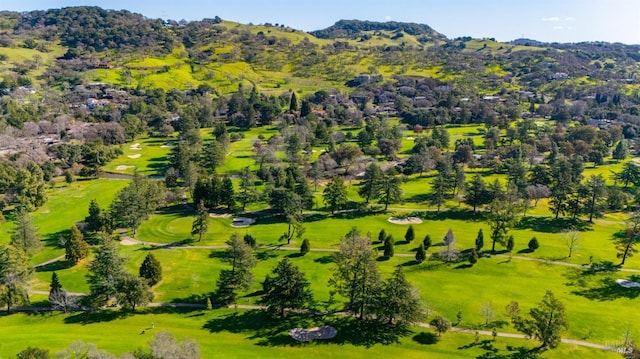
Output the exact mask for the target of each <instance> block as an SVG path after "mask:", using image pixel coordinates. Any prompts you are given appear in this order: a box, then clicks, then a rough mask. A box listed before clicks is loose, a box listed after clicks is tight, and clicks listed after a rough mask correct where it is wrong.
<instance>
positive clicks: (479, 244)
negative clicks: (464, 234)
mask: <svg viewBox="0 0 640 359" xmlns="http://www.w3.org/2000/svg"><path fill="white" fill-rule="evenodd" d="M482 247H484V233H482V228H480V229H479V230H478V235H477V236H476V252H480V251H481V250H482Z"/></svg>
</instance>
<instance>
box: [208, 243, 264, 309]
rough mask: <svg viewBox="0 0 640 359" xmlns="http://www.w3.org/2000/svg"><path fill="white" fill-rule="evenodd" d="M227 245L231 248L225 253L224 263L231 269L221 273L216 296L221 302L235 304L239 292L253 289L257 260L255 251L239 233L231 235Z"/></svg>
mask: <svg viewBox="0 0 640 359" xmlns="http://www.w3.org/2000/svg"><path fill="white" fill-rule="evenodd" d="M226 243H227V245H228V246H229V248H228V249H227V250H226V251H225V254H224V257H223V261H224V262H226V263H228V264H230V265H231V269H225V270H223V271H221V272H220V276H219V278H218V281H217V288H216V296H217V298H218V300H219V301H220V302H222V303H224V304H230V303H234V302H235V300H236V297H237V294H238V292H239V291H245V290H248V289H249V288H250V287H251V284H252V283H253V273H252V270H253V267H255V265H256V258H255V255H254V253H253V249H252V248H251V247H250V246H249V245H247V244H246V243H245V242H244V240H243V239H242V238H240V236H239V235H238V234H237V233H234V234H233V235H231V238H230V239H229V240H228V241H227V242H226Z"/></svg>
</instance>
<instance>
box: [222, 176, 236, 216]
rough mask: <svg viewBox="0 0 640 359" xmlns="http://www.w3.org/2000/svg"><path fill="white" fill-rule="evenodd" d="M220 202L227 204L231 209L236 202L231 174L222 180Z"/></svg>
mask: <svg viewBox="0 0 640 359" xmlns="http://www.w3.org/2000/svg"><path fill="white" fill-rule="evenodd" d="M220 204H221V205H223V206H227V209H228V210H231V209H232V208H233V207H234V206H235V204H236V201H235V192H234V189H233V181H231V177H229V176H227V177H225V178H224V179H223V180H222V186H221V187H220Z"/></svg>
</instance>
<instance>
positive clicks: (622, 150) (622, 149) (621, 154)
mask: <svg viewBox="0 0 640 359" xmlns="http://www.w3.org/2000/svg"><path fill="white" fill-rule="evenodd" d="M627 156H629V149H628V148H627V142H626V140H624V139H622V140H620V141H618V144H617V145H616V148H615V149H614V150H613V153H612V154H611V157H613V158H614V159H616V160H624V159H625V158H627Z"/></svg>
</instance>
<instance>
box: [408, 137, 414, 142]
mask: <svg viewBox="0 0 640 359" xmlns="http://www.w3.org/2000/svg"><path fill="white" fill-rule="evenodd" d="M415 139H416V138H415V137H407V141H413V140H415Z"/></svg>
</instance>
